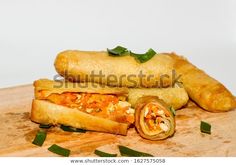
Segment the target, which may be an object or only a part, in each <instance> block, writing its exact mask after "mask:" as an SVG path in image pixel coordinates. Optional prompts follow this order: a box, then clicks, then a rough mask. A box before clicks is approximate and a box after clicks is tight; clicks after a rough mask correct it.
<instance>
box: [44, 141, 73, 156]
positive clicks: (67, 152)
mask: <svg viewBox="0 0 236 165" xmlns="http://www.w3.org/2000/svg"><path fill="white" fill-rule="evenodd" d="M48 150H49V151H51V152H53V153H55V154H58V155H61V156H66V157H68V156H69V155H70V150H68V149H66V148H62V147H60V146H58V145H56V144H53V145H52V146H51V147H49V148H48Z"/></svg>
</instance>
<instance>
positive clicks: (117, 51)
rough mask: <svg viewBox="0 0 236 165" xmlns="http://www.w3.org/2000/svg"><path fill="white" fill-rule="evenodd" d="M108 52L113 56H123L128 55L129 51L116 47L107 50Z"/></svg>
mask: <svg viewBox="0 0 236 165" xmlns="http://www.w3.org/2000/svg"><path fill="white" fill-rule="evenodd" d="M107 52H108V53H109V55H111V56H123V55H125V54H126V53H128V52H129V51H128V50H127V48H125V47H122V46H117V47H115V48H113V49H107Z"/></svg>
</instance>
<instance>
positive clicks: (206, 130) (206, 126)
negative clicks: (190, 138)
mask: <svg viewBox="0 0 236 165" xmlns="http://www.w3.org/2000/svg"><path fill="white" fill-rule="evenodd" d="M200 129H201V132H203V133H207V134H211V125H210V124H209V123H207V122H204V121H201V126H200Z"/></svg>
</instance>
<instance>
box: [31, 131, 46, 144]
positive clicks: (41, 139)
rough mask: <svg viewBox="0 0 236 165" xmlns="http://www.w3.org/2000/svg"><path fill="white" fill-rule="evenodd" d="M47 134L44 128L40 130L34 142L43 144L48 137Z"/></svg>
mask: <svg viewBox="0 0 236 165" xmlns="http://www.w3.org/2000/svg"><path fill="white" fill-rule="evenodd" d="M46 136H47V133H46V132H45V131H44V130H39V131H38V132H37V134H36V136H35V138H34V141H33V142H32V143H33V144H35V145H37V146H42V145H43V143H44V141H45V139H46Z"/></svg>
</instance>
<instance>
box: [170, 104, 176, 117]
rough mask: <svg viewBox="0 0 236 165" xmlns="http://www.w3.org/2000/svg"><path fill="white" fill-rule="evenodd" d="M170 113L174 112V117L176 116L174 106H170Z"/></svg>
mask: <svg viewBox="0 0 236 165" xmlns="http://www.w3.org/2000/svg"><path fill="white" fill-rule="evenodd" d="M170 111H171V112H172V114H173V116H175V115H176V111H175V109H174V107H173V106H170Z"/></svg>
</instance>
